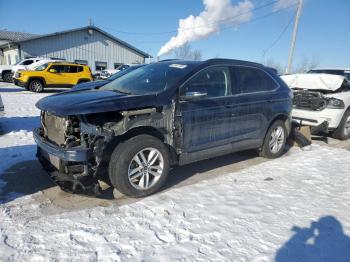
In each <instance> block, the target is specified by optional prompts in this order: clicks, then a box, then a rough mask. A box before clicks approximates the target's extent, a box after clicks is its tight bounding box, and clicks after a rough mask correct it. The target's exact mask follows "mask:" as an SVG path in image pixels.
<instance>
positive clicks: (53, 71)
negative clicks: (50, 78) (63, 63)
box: [49, 69, 57, 73]
mask: <svg viewBox="0 0 350 262" xmlns="http://www.w3.org/2000/svg"><path fill="white" fill-rule="evenodd" d="M49 72H50V73H57V71H56V70H55V69H50V70H49Z"/></svg>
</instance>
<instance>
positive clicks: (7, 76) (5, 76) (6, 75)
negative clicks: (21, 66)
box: [2, 72, 12, 83]
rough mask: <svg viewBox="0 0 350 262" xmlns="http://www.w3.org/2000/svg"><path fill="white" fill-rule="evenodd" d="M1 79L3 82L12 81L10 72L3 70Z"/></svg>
mask: <svg viewBox="0 0 350 262" xmlns="http://www.w3.org/2000/svg"><path fill="white" fill-rule="evenodd" d="M2 79H3V80H4V81H5V82H8V83H12V73H11V72H5V73H3V74H2Z"/></svg>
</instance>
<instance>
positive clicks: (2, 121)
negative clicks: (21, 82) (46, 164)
mask: <svg viewBox="0 0 350 262" xmlns="http://www.w3.org/2000/svg"><path fill="white" fill-rule="evenodd" d="M23 90H24V89H23V88H18V87H15V86H13V85H11V84H8V83H0V95H1V98H2V101H3V103H4V105H5V116H4V117H2V118H0V130H1V132H0V134H2V133H3V134H2V135H0V159H1V160H0V203H1V202H2V200H4V199H7V198H8V197H11V196H3V195H2V194H1V188H2V187H4V186H5V182H4V181H3V180H2V179H1V174H2V173H3V172H4V171H5V170H6V169H7V168H9V167H11V166H12V165H14V164H16V163H18V162H22V161H25V160H31V159H35V152H36V146H35V143H34V139H33V133H32V130H33V129H34V128H35V127H38V126H39V123H40V120H39V114H40V111H39V110H38V109H37V108H36V107H35V103H36V102H37V101H38V100H39V99H40V98H42V97H44V96H47V95H50V93H44V94H34V93H32V92H29V91H23ZM14 194H16V193H15V192H14Z"/></svg>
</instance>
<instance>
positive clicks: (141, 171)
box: [128, 147, 164, 190]
mask: <svg viewBox="0 0 350 262" xmlns="http://www.w3.org/2000/svg"><path fill="white" fill-rule="evenodd" d="M163 169H164V159H163V156H162V154H161V152H160V151H159V150H157V149H155V148H152V147H149V148H145V149H142V150H141V151H139V152H138V153H137V154H136V155H135V156H134V157H133V158H132V159H131V161H130V164H129V168H128V178H129V182H130V184H131V185H132V186H133V187H134V188H136V189H138V190H147V189H150V188H151V187H152V186H154V185H155V184H156V183H157V181H158V180H159V178H160V177H161V175H162V173H163Z"/></svg>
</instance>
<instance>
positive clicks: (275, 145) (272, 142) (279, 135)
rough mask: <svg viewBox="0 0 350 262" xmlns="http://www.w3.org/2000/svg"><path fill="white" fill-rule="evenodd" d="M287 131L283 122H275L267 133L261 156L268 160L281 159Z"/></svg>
mask: <svg viewBox="0 0 350 262" xmlns="http://www.w3.org/2000/svg"><path fill="white" fill-rule="evenodd" d="M286 140H287V129H286V127H285V124H284V123H283V121H281V120H277V121H275V122H274V123H273V124H272V125H271V127H270V128H269V130H268V131H267V134H266V137H265V140H264V144H263V146H262V148H261V152H260V155H261V156H262V157H266V158H277V157H280V156H281V155H282V154H283V152H284V148H285V145H286Z"/></svg>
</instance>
